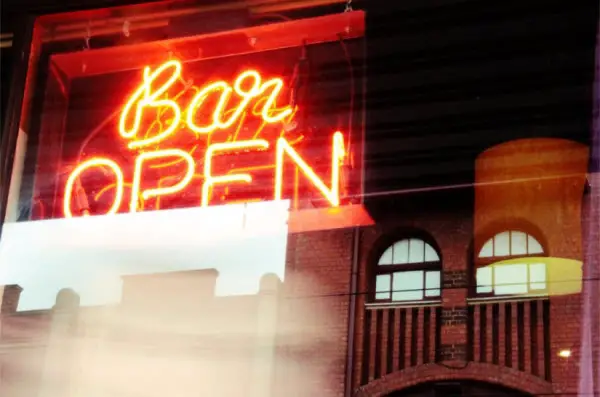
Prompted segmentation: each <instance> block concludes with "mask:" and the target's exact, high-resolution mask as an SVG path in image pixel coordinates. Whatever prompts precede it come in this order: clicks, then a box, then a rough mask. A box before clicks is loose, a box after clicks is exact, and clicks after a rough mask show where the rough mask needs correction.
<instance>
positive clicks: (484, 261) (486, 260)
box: [469, 227, 549, 299]
mask: <svg viewBox="0 0 600 397" xmlns="http://www.w3.org/2000/svg"><path fill="white" fill-rule="evenodd" d="M506 232H508V233H512V232H521V233H524V234H525V236H526V238H527V244H528V245H529V237H531V238H533V239H534V240H535V241H536V242H537V243H538V244H539V245H540V247H541V248H542V252H541V253H535V254H530V253H525V254H517V255H512V254H509V255H498V256H494V255H493V254H492V256H486V257H480V256H479V254H480V253H481V250H482V249H483V247H484V246H485V245H486V244H487V243H488V242H489V241H490V240H492V239H495V238H496V236H498V235H500V234H502V233H506ZM486 235H487V236H488V237H487V238H486V239H484V240H483V244H481V245H479V246H478V247H477V249H476V250H475V251H474V252H473V266H472V267H471V269H472V270H471V288H470V294H469V295H470V296H471V297H473V298H482V299H483V298H499V299H501V298H506V299H509V298H511V297H519V296H531V295H548V293H549V292H548V274H547V272H546V280H545V284H546V288H544V289H535V290H532V289H531V281H530V279H529V276H530V275H529V266H530V265H531V263H529V262H528V261H527V259H528V258H539V257H548V249H547V244H546V243H545V241H544V240H543V239H541V238H540V235H539V234H537V233H532V232H531V231H529V230H526V229H523V228H517V227H505V228H502V229H501V230H498V229H495V232H494V233H491V234H486ZM493 244H495V242H494V243H493ZM508 244H509V252H511V248H512V238H511V236H510V235H509V239H508ZM515 259H523V260H524V261H525V262H526V263H524V264H526V265H527V281H524V282H523V284H525V286H526V287H527V292H524V293H513V294H497V293H496V285H495V282H494V270H493V269H494V268H492V282H491V287H492V291H491V292H478V291H477V287H478V286H479V284H478V283H477V271H478V270H479V269H481V268H484V267H486V266H489V265H492V264H494V263H497V262H502V261H506V260H515ZM515 284H521V283H515Z"/></svg>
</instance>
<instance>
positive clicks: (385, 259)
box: [378, 247, 394, 265]
mask: <svg viewBox="0 0 600 397" xmlns="http://www.w3.org/2000/svg"><path fill="white" fill-rule="evenodd" d="M393 251H394V247H389V248H388V249H386V250H385V251H384V253H383V255H381V258H379V262H378V264H379V265H391V264H392V263H393V260H394V258H393V256H392V255H393Z"/></svg>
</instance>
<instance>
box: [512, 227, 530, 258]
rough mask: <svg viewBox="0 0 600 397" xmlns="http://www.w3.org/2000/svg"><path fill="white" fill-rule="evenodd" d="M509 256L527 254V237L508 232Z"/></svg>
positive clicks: (521, 233) (520, 233) (523, 234)
mask: <svg viewBox="0 0 600 397" xmlns="http://www.w3.org/2000/svg"><path fill="white" fill-rule="evenodd" d="M510 244H511V246H510V254H511V255H525V254H527V235H526V234H525V233H523V232H517V231H512V232H510Z"/></svg>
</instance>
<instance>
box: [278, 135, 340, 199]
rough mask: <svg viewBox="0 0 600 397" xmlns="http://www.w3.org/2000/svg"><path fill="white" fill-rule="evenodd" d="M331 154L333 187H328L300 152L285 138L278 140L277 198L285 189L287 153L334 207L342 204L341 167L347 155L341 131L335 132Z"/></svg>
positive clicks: (279, 197)
mask: <svg viewBox="0 0 600 397" xmlns="http://www.w3.org/2000/svg"><path fill="white" fill-rule="evenodd" d="M332 152H333V153H332V155H331V187H330V188H328V187H327V186H326V185H325V183H323V181H322V180H321V179H320V178H319V177H318V176H317V174H316V173H315V171H314V170H313V169H312V168H311V167H310V166H309V165H308V164H307V163H306V161H304V159H302V157H300V155H299V154H298V152H296V151H295V150H294V148H293V147H292V146H291V145H290V144H289V143H288V141H286V140H285V138H279V139H278V140H277V160H276V167H275V200H281V198H282V197H281V196H282V191H283V155H284V154H287V155H288V156H290V157H291V159H292V160H293V161H294V163H295V164H296V166H297V167H298V168H300V170H302V172H303V173H304V175H305V176H306V177H307V178H308V179H309V180H310V181H311V182H312V183H313V185H315V186H316V187H317V189H319V191H320V192H321V194H323V196H325V198H326V199H327V200H328V201H329V203H330V204H331V205H332V206H333V207H337V206H339V205H340V167H341V166H342V160H343V159H344V156H345V151H344V135H343V134H342V133H341V132H339V131H338V132H336V133H335V134H333V151H332Z"/></svg>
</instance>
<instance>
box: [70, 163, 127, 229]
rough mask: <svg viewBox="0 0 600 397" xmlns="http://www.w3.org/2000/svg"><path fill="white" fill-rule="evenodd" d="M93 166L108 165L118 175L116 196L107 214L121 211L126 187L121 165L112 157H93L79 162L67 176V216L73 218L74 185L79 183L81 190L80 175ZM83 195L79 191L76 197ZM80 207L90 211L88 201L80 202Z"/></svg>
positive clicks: (115, 187) (115, 186)
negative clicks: (72, 198)
mask: <svg viewBox="0 0 600 397" xmlns="http://www.w3.org/2000/svg"><path fill="white" fill-rule="evenodd" d="M93 167H108V168H110V169H111V170H112V171H113V173H114V174H115V176H116V183H115V185H114V189H115V197H114V199H113V204H112V206H111V207H110V209H109V210H108V212H107V214H115V213H117V211H119V207H120V206H121V201H122V200H123V188H124V178H123V171H121V167H119V165H118V164H117V163H116V162H114V161H112V160H110V159H105V158H91V159H89V160H86V161H84V162H83V163H81V164H79V165H78V166H77V167H75V169H74V170H73V171H72V172H71V174H70V175H69V177H68V178H67V183H66V185H65V194H64V201H63V212H64V214H65V217H67V218H71V217H72V216H73V213H72V212H71V196H72V195H73V187H74V186H75V185H78V190H79V188H80V186H81V184H80V181H79V176H80V175H81V174H82V173H83V172H84V171H86V170H87V169H89V168H93ZM81 196H82V195H81V193H80V192H79V191H78V192H77V196H76V197H78V198H79V197H81ZM84 200H86V201H87V198H85V199H84ZM80 208H82V209H83V210H85V211H89V208H88V206H87V202H86V203H85V204H83V205H82V204H81V203H80Z"/></svg>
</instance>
